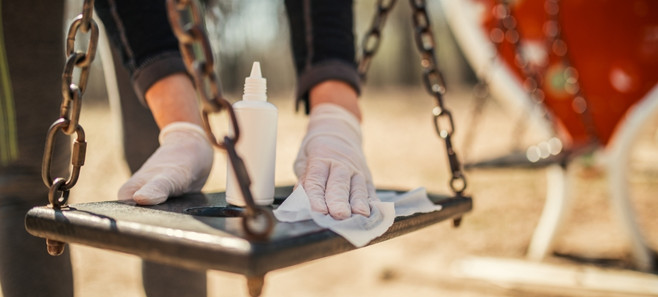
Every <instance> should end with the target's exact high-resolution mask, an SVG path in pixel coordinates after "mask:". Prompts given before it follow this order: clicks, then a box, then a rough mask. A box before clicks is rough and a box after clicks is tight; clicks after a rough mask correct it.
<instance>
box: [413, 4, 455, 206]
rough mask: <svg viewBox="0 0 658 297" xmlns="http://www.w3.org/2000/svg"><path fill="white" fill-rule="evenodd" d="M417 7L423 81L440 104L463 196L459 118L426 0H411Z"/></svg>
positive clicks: (442, 130) (437, 123) (437, 112)
mask: <svg viewBox="0 0 658 297" xmlns="http://www.w3.org/2000/svg"><path fill="white" fill-rule="evenodd" d="M410 3H411V7H412V9H413V11H412V16H413V24H414V28H415V29H414V33H415V34H414V37H415V40H416V47H417V48H418V51H419V52H420V56H421V62H420V65H421V66H422V68H423V83H424V84H425V89H426V90H427V92H428V93H429V94H430V95H431V96H432V97H434V98H435V99H436V106H435V107H434V109H432V114H433V115H434V128H435V130H436V133H437V134H438V135H439V137H440V138H442V139H443V140H444V142H445V145H446V154H447V156H448V163H449V165H450V173H451V174H452V176H451V178H450V183H449V184H450V188H451V189H452V191H453V192H454V193H455V194H456V195H457V196H462V195H463V192H464V191H465V190H466V186H467V183H466V177H465V176H464V174H463V172H462V169H461V163H460V161H459V157H458V156H457V153H456V152H455V150H454V148H453V145H452V136H453V135H454V133H455V122H454V119H453V116H452V112H451V111H450V110H449V109H448V108H447V107H446V106H445V104H444V100H443V96H444V95H445V93H446V91H447V89H446V84H445V80H444V79H443V74H442V73H441V71H440V70H439V66H438V62H437V59H436V53H435V51H436V42H435V41H434V34H433V33H432V26H431V23H430V18H429V16H428V14H427V5H426V3H425V0H410Z"/></svg>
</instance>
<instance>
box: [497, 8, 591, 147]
mask: <svg viewBox="0 0 658 297" xmlns="http://www.w3.org/2000/svg"><path fill="white" fill-rule="evenodd" d="M544 10H545V11H546V13H547V15H548V20H547V22H546V24H545V25H544V35H545V36H546V45H547V48H549V50H548V52H552V53H553V54H555V55H556V56H557V57H558V58H559V59H560V62H561V63H562V65H563V66H564V69H565V70H564V72H563V74H564V75H565V76H566V78H565V82H566V84H565V90H566V91H567V92H568V93H569V94H570V95H572V96H573V100H572V102H571V107H572V109H573V111H574V112H576V113H577V114H579V115H580V117H581V121H582V122H583V125H584V127H585V130H586V133H587V135H588V137H589V138H590V142H591V143H592V144H596V143H598V136H597V133H596V129H595V127H594V120H593V118H592V115H591V111H590V110H589V108H588V103H587V100H586V99H585V96H584V95H583V92H582V89H581V88H580V84H579V81H578V71H577V70H576V69H575V68H574V67H573V66H571V63H570V61H569V57H568V55H567V53H568V49H567V45H566V42H565V41H564V40H563V39H562V36H561V27H560V23H559V13H560V1H559V0H546V2H545V4H544ZM494 12H495V14H496V17H497V18H498V20H499V25H498V27H496V28H494V29H493V30H492V32H491V35H490V38H491V40H492V41H493V42H494V44H496V46H500V45H501V44H502V43H503V42H504V41H507V42H509V43H510V44H511V45H512V47H513V48H514V54H515V56H514V60H515V63H516V65H517V66H518V67H519V68H520V69H521V72H522V73H523V75H524V76H525V81H524V82H523V84H522V85H523V87H524V89H525V90H526V92H527V93H528V94H529V95H530V97H531V99H532V100H533V102H534V106H535V107H536V108H541V110H542V115H543V116H544V118H546V119H547V120H548V121H549V122H554V120H553V119H552V117H551V114H550V113H549V112H548V110H547V109H546V108H545V107H544V103H545V97H546V94H545V93H544V91H543V90H542V88H543V85H542V83H541V82H542V81H543V80H544V77H543V76H542V75H541V73H540V71H538V70H537V69H536V66H535V67H533V66H532V65H530V62H529V61H528V60H527V59H526V58H525V55H524V54H523V50H522V40H523V37H522V36H521V34H520V32H519V31H518V29H517V26H518V22H517V20H516V18H515V17H514V15H513V14H512V9H511V7H510V3H509V1H508V0H502V1H501V2H500V3H499V4H498V5H497V6H496V7H495V9H494ZM543 72H545V71H543ZM522 120H523V119H522ZM523 126H524V125H521V124H517V125H516V127H517V129H516V130H517V131H515V133H513V135H519V134H520V133H521V132H520V131H519V130H521V129H522V128H521V127H523ZM517 139H518V137H517Z"/></svg>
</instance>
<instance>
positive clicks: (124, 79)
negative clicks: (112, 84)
mask: <svg viewBox="0 0 658 297" xmlns="http://www.w3.org/2000/svg"><path fill="white" fill-rule="evenodd" d="M114 61H115V69H116V72H117V83H118V85H119V95H120V98H121V117H122V123H123V125H122V126H123V129H122V132H123V146H124V148H123V150H124V154H125V159H126V161H127V163H128V167H129V168H130V171H131V173H135V171H137V170H138V169H139V168H140V167H141V166H142V164H143V163H144V162H145V161H146V159H148V157H149V156H151V154H152V153H153V152H154V151H155V150H156V149H157V148H158V133H159V129H158V126H157V125H156V124H155V121H154V120H153V116H152V115H151V112H150V111H149V110H148V109H147V108H146V107H145V106H144V105H143V104H142V103H140V101H139V99H138V98H137V95H136V94H135V91H134V89H133V87H132V83H131V80H130V74H129V73H128V71H127V70H126V69H125V67H122V66H121V65H120V63H119V62H120V61H121V59H120V57H119V56H118V55H117V54H116V51H114ZM142 282H143V285H144V291H145V292H146V295H147V296H158V297H159V296H163V297H166V296H206V295H207V289H206V272H205V271H193V270H187V269H183V268H178V267H174V266H169V265H164V264H160V263H156V262H151V261H146V260H144V261H142Z"/></svg>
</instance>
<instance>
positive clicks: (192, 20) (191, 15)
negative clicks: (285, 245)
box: [167, 0, 274, 238]
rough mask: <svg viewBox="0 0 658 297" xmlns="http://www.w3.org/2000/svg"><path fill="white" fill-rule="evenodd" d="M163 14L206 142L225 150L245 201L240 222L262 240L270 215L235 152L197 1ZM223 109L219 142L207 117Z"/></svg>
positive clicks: (233, 128) (234, 133)
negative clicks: (224, 131)
mask: <svg viewBox="0 0 658 297" xmlns="http://www.w3.org/2000/svg"><path fill="white" fill-rule="evenodd" d="M167 14H168V16H169V22H170V24H171V27H172V31H173V32H174V34H175V35H176V37H177V38H178V42H179V45H180V50H181V55H182V56H183V61H184V62H185V65H186V67H187V71H188V72H189V73H190V75H192V78H193V80H194V83H195V85H196V89H197V93H198V95H199V97H200V98H201V101H202V105H203V110H202V111H201V116H202V118H203V128H204V130H205V131H206V134H207V136H208V138H209V140H210V142H211V143H212V144H213V145H214V146H215V147H217V148H219V149H223V150H226V152H227V154H228V157H229V160H230V161H231V162H230V166H231V167H232V169H233V171H234V172H235V175H236V177H237V180H238V183H239V185H240V190H241V191H242V195H243V197H244V200H245V204H246V209H245V211H244V216H243V220H242V225H243V227H244V229H245V231H246V232H247V233H248V234H249V235H252V236H254V237H256V238H266V237H267V236H268V235H269V234H270V233H271V232H272V229H273V227H274V217H273V215H272V213H271V212H268V211H267V210H265V209H264V208H262V207H260V206H258V205H256V203H255V202H254V199H253V196H252V195H251V190H250V189H249V186H250V184H251V180H250V178H249V174H248V173H247V169H246V167H245V164H244V161H243V160H242V158H240V156H238V154H237V152H236V151H235V144H236V143H237V141H238V139H239V136H240V129H239V127H238V121H237V117H236V115H235V112H234V110H233V107H232V106H231V103H230V102H229V101H228V100H226V99H224V98H223V97H222V94H221V89H220V87H219V78H218V76H217V74H216V73H215V66H214V59H213V55H212V49H211V46H210V42H209V40H208V37H207V35H206V33H205V30H204V28H205V26H204V24H203V15H202V14H201V9H200V8H199V2H198V0H167ZM222 110H226V112H227V113H228V116H229V121H230V125H229V129H230V131H229V133H228V135H226V136H224V137H223V139H222V141H221V142H219V141H218V140H217V137H216V136H215V135H214V133H213V131H212V128H211V126H210V121H209V115H210V114H212V113H219V112H221V111H222Z"/></svg>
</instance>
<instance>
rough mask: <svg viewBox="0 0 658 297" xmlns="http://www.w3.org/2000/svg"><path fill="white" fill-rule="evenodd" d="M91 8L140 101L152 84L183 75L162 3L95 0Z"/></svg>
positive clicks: (131, 0) (163, 3)
mask: <svg viewBox="0 0 658 297" xmlns="http://www.w3.org/2000/svg"><path fill="white" fill-rule="evenodd" d="M95 7H96V13H97V14H98V16H99V17H100V18H101V20H102V22H103V25H104V26H105V30H106V32H107V35H108V37H109V38H110V40H111V42H112V44H113V45H114V46H115V47H117V48H118V49H119V51H120V53H121V58H122V60H123V64H124V65H125V66H126V67H127V68H128V70H129V71H130V73H131V76H132V81H133V86H134V88H135V92H136V93H137V95H138V96H139V98H140V99H141V100H144V94H145V93H146V91H147V90H148V89H149V88H150V87H151V85H153V84H154V83H155V82H156V81H158V80H160V79H162V78H164V77H166V76H168V75H171V74H174V73H181V72H183V73H185V72H186V70H185V64H184V63H183V60H182V58H181V55H180V51H179V49H178V40H177V39H176V36H174V34H173V32H172V30H171V26H170V25H169V20H168V18H167V11H166V5H165V1H164V0H138V1H136V0H96V4H95Z"/></svg>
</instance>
